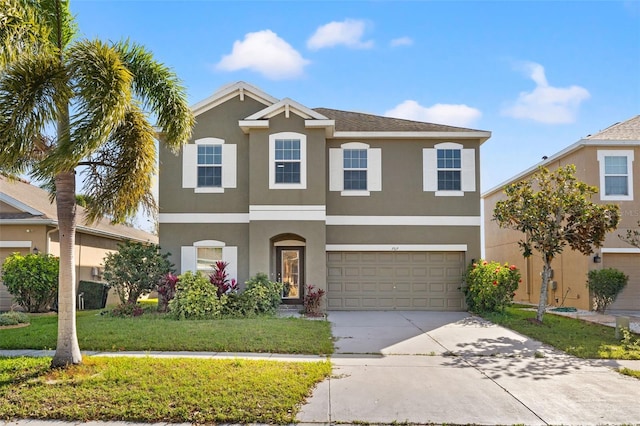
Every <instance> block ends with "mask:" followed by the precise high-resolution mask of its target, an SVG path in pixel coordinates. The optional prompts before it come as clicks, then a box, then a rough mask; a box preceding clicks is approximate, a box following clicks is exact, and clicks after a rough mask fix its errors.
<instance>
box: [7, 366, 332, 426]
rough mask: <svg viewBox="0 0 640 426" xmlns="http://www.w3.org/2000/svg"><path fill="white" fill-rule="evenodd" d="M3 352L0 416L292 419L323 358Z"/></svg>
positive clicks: (321, 373)
mask: <svg viewBox="0 0 640 426" xmlns="http://www.w3.org/2000/svg"><path fill="white" fill-rule="evenodd" d="M50 362H51V359H50V358H4V359H3V358H0V401H1V402H0V419H5V420H9V419H15V418H22V419H26V418H30V419H58V420H73V421H88V420H112V421H117V420H120V421H131V422H172V423H173V422H189V423H193V424H204V423H209V424H212V423H268V424H273V423H277V424H288V423H292V422H294V421H295V417H296V414H297V412H298V411H299V409H300V406H301V404H302V403H303V401H304V399H305V398H306V397H307V396H309V395H310V394H311V390H312V388H313V386H314V385H315V384H316V383H317V382H319V381H321V380H323V379H324V378H326V377H327V376H328V375H329V374H330V373H331V364H330V363H329V362H328V361H321V362H287V363H284V362H274V361H249V360H241V359H234V360H211V359H184V358H183V359H175V358H174V359H159V358H127V357H117V358H102V357H87V358H85V360H84V364H83V365H80V366H73V367H69V368H68V369H66V370H50V369H49V363H50Z"/></svg>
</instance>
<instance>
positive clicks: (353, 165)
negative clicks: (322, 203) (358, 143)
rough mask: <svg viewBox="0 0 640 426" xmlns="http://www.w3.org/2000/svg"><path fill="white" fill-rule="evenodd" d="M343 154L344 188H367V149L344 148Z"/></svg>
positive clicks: (351, 189)
mask: <svg viewBox="0 0 640 426" xmlns="http://www.w3.org/2000/svg"><path fill="white" fill-rule="evenodd" d="M343 154H344V190H345V191H366V190H367V150H366V149H345V150H343Z"/></svg>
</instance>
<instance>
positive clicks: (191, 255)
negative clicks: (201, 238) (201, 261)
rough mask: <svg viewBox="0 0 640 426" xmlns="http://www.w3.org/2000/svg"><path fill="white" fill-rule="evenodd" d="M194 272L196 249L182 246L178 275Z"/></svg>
mask: <svg viewBox="0 0 640 426" xmlns="http://www.w3.org/2000/svg"><path fill="white" fill-rule="evenodd" d="M187 271H192V272H195V271H196V248H195V247H194V246H182V247H181V249H180V273H181V274H184V273H185V272H187Z"/></svg>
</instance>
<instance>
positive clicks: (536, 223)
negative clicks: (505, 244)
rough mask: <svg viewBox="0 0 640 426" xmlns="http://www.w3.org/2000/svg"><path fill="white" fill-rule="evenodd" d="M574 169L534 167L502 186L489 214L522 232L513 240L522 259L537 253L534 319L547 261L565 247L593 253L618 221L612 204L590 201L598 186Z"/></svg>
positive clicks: (541, 308)
mask: <svg viewBox="0 0 640 426" xmlns="http://www.w3.org/2000/svg"><path fill="white" fill-rule="evenodd" d="M575 171H576V167H575V166H574V165H572V164H571V165H568V166H565V167H560V168H558V170H556V171H555V172H549V170H547V169H546V168H544V167H540V168H539V169H538V171H537V172H536V173H535V174H534V175H533V176H532V177H531V178H530V179H528V180H523V181H520V182H516V183H513V184H511V185H508V186H506V187H505V188H504V192H505V194H506V195H507V199H505V200H501V201H498V202H497V203H496V207H495V209H494V212H493V219H494V220H495V221H496V222H497V223H498V225H499V226H500V227H501V228H509V229H514V230H516V231H520V232H522V233H524V238H523V239H522V240H520V241H518V245H519V246H520V248H521V250H522V254H523V256H524V257H529V256H531V255H532V254H533V250H535V251H537V252H538V253H540V255H541V256H542V261H543V265H544V266H543V270H542V286H541V287H540V302H539V303H538V310H537V314H536V319H537V320H538V321H540V322H542V319H543V316H544V312H545V309H546V306H547V289H548V284H549V280H550V278H551V262H552V261H553V259H554V258H555V257H556V256H558V255H559V254H561V253H562V251H563V250H564V248H565V246H567V245H568V246H569V247H570V248H571V249H572V250H576V251H579V252H581V253H583V254H585V255H588V254H591V253H593V249H594V247H600V246H601V245H602V242H603V241H604V238H605V236H606V233H607V232H609V231H613V230H614V229H616V226H617V225H618V221H619V219H620V216H619V213H618V206H617V205H615V204H596V203H593V202H591V197H592V195H593V194H595V193H597V192H598V188H596V187H594V186H590V185H587V184H586V183H584V182H581V181H579V180H577V179H576V177H575Z"/></svg>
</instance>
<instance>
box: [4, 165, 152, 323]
mask: <svg viewBox="0 0 640 426" xmlns="http://www.w3.org/2000/svg"><path fill="white" fill-rule="evenodd" d="M77 211H78V222H77V223H78V225H77V230H76V252H75V260H76V284H78V283H79V282H80V281H81V280H82V281H102V272H103V259H104V257H105V256H106V255H107V253H110V252H113V251H115V250H117V245H118V243H120V242H123V241H125V240H132V241H140V242H152V243H157V242H158V238H157V237H156V236H155V235H153V234H150V233H147V232H144V231H141V230H139V229H135V228H132V227H129V226H125V225H112V224H111V223H109V221H108V220H101V221H99V222H97V223H95V224H93V225H85V224H84V209H83V208H82V207H80V206H78V210H77ZM58 238H59V237H58V217H57V213H56V205H55V202H54V203H51V202H49V193H48V192H47V191H45V190H43V189H41V188H39V187H37V186H34V185H31V184H29V183H26V182H23V181H12V180H9V179H7V178H6V177H4V176H0V265H2V262H4V259H5V258H6V257H7V256H10V255H11V254H12V253H15V252H19V253H22V254H27V253H32V252H40V253H49V254H52V255H54V256H59V254H60V244H59V239H58ZM0 279H1V276H0ZM11 306H12V297H11V295H10V294H9V292H8V291H7V288H6V287H5V286H4V284H2V283H1V282H0V311H7V310H9V309H10V308H11Z"/></svg>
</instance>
